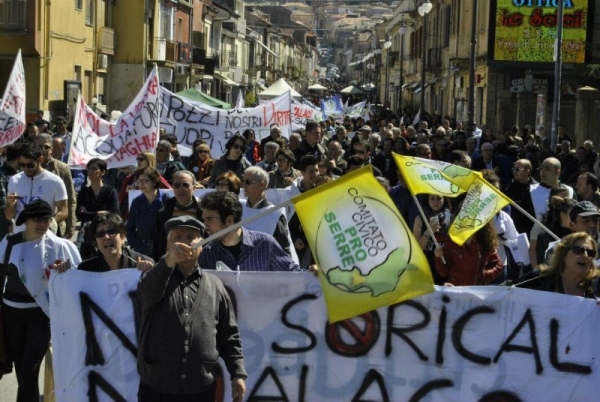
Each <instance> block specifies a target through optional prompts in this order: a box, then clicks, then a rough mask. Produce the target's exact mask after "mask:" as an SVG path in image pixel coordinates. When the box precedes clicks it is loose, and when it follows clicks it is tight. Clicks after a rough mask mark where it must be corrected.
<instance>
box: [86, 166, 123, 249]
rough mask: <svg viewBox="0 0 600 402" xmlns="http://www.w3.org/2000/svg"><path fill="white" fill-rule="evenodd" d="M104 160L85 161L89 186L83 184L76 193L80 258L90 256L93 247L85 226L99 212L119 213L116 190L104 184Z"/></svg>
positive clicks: (105, 168) (105, 167) (105, 169)
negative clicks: (79, 227)
mask: <svg viewBox="0 0 600 402" xmlns="http://www.w3.org/2000/svg"><path fill="white" fill-rule="evenodd" d="M106 171H107V166H106V161H103V160H102V159H99V158H93V159H91V160H90V161H89V162H88V163H87V177H88V180H89V181H90V185H89V186H84V187H83V188H82V189H81V191H80V192H79V194H77V210H76V211H75V215H76V216H77V219H79V220H80V221H81V229H80V230H79V234H78V235H77V242H78V243H79V244H80V248H79V252H80V253H81V258H82V259H87V258H90V257H92V255H93V254H94V253H93V252H94V248H93V246H92V243H91V239H89V236H86V227H87V226H88V225H89V223H90V222H91V221H92V219H94V218H95V217H96V216H97V215H99V214H104V213H107V212H114V213H119V200H118V196H117V191H116V190H115V189H114V188H113V187H111V186H109V185H106V184H104V176H105V175H106Z"/></svg>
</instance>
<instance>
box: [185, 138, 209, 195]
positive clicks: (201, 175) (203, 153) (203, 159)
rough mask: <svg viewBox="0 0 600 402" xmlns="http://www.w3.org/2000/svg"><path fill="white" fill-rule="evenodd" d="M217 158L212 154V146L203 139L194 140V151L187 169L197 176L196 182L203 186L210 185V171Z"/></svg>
mask: <svg viewBox="0 0 600 402" xmlns="http://www.w3.org/2000/svg"><path fill="white" fill-rule="evenodd" d="M214 165H215V160H214V159H213V158H212V156H211V155H210V147H209V146H208V144H206V143H205V142H204V141H203V140H196V141H194V153H193V154H192V156H191V157H190V160H189V162H188V164H187V170H189V171H190V172H193V173H194V175H195V176H196V182H197V183H198V184H201V185H202V186H205V187H206V185H208V179H210V173H211V171H212V168H213V166H214Z"/></svg>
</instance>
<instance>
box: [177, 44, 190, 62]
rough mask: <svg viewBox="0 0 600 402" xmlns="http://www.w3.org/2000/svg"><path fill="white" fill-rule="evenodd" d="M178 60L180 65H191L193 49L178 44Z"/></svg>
mask: <svg viewBox="0 0 600 402" xmlns="http://www.w3.org/2000/svg"><path fill="white" fill-rule="evenodd" d="M177 48H178V49H177V51H178V54H177V56H178V57H177V60H178V61H179V62H180V63H191V62H192V47H191V46H190V45H188V44H187V43H183V42H179V43H178V44H177Z"/></svg>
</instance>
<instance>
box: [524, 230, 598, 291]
mask: <svg viewBox="0 0 600 402" xmlns="http://www.w3.org/2000/svg"><path fill="white" fill-rule="evenodd" d="M597 250H598V244H597V243H596V241H595V240H594V239H593V238H592V237H590V235H588V234H587V233H585V232H576V233H571V234H570V235H567V236H565V237H563V238H562V239H561V240H560V241H559V242H558V243H556V246H555V248H554V253H553V254H552V257H550V263H549V264H548V265H545V264H542V265H540V269H539V271H538V272H537V275H538V276H536V277H534V278H532V279H529V280H527V281H523V282H521V283H519V284H517V285H516V286H517V287H522V288H528V289H537V290H544V291H547V292H556V293H563V294H566V295H572V296H579V297H586V298H592V299H594V298H597V296H596V294H595V292H594V289H593V287H592V280H593V279H594V278H595V277H597V276H598V270H597V269H596V267H595V266H594V258H595V257H596V254H597Z"/></svg>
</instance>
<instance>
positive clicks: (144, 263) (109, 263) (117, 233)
mask: <svg viewBox="0 0 600 402" xmlns="http://www.w3.org/2000/svg"><path fill="white" fill-rule="evenodd" d="M88 230H89V233H90V234H91V236H92V237H93V242H94V246H95V247H96V248H97V250H98V255H96V256H95V257H92V258H90V259H88V260H85V261H83V262H82V263H81V264H79V266H78V267H77V269H79V270H81V271H91V272H108V271H112V270H115V269H124V268H137V269H139V270H140V271H146V270H148V269H149V268H151V267H152V266H153V265H154V260H153V259H152V258H150V257H148V256H147V255H144V254H142V253H138V252H137V251H135V250H133V249H131V248H130V247H128V246H127V245H126V244H125V240H126V237H125V225H124V223H123V219H122V218H121V217H120V216H119V214H115V213H113V212H108V213H105V214H101V215H97V216H96V217H95V218H94V219H93V220H92V222H91V223H90V226H89V229H88Z"/></svg>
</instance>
